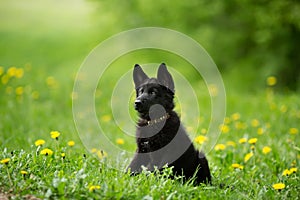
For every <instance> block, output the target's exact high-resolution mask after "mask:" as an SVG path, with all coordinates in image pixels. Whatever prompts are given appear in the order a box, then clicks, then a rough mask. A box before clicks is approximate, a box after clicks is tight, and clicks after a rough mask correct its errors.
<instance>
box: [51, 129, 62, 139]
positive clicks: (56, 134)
mask: <svg viewBox="0 0 300 200" xmlns="http://www.w3.org/2000/svg"><path fill="white" fill-rule="evenodd" d="M50 135H51V138H53V139H58V137H59V135H60V132H58V131H51V132H50Z"/></svg>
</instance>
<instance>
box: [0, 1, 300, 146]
mask: <svg viewBox="0 0 300 200" xmlns="http://www.w3.org/2000/svg"><path fill="white" fill-rule="evenodd" d="M149 26H150V27H164V28H169V29H174V30H176V31H180V32H182V33H184V34H186V35H188V36H190V37H191V38H193V39H195V40H196V41H198V42H199V43H200V44H201V45H202V46H203V47H204V48H205V49H206V50H207V52H208V53H209V54H210V55H211V57H212V59H213V60H214V61H215V63H216V64H217V66H218V68H219V70H220V71H221V73H222V76H223V78H224V83H225V87H226V91H227V96H228V109H229V111H230V112H234V111H236V110H244V111H245V110H249V111H248V112H249V113H253V109H251V107H249V108H245V104H244V103H240V104H239V103H238V102H239V98H240V96H241V94H243V95H245V97H244V100H245V99H246V100H248V101H249V102H250V101H251V100H253V99H252V98H248V97H247V95H249V96H251V95H252V96H251V97H253V98H254V97H255V95H256V94H257V93H261V92H265V89H266V88H267V87H266V86H267V83H266V80H267V78H268V77H270V76H274V77H275V78H276V80H277V81H276V84H275V85H273V86H272V89H275V90H274V91H276V92H277V91H278V92H279V93H282V94H286V93H287V92H288V93H293V94H296V95H297V91H299V88H300V66H299V65H300V57H299V50H298V47H299V44H300V3H299V1H292V0H287V1H281V0H273V1H262V0H261V1H250V0H242V1H235V0H227V1H207V0H201V1H199V0H189V1H181V0H173V1H166V0H161V1H156V2H154V1H149V0H141V1H132V0H128V1H116V0H110V1H107V0H61V1H53V0H43V1H37V0H24V1H18V0H1V1H0V47H1V48H0V66H1V68H2V70H4V72H2V75H0V76H1V79H3V77H4V74H5V73H6V72H7V71H8V69H9V68H11V67H13V66H15V67H17V68H22V69H24V70H25V71H24V76H22V80H18V79H13V78H11V79H9V82H8V83H4V82H5V80H4V81H3V80H1V81H2V83H0V92H1V97H0V103H1V106H0V108H1V111H0V113H1V119H0V120H1V123H0V131H1V136H0V137H2V140H1V144H2V145H4V146H6V144H13V145H15V146H18V145H20V144H24V143H23V141H27V142H28V140H29V142H32V143H33V141H34V140H35V139H37V138H34V137H33V138H30V137H29V138H28V139H27V138H24V137H15V136H16V135H22V134H23V135H24V136H26V137H28V134H27V133H33V134H34V135H37V136H40V135H41V134H48V133H49V131H50V130H63V131H64V132H68V133H69V134H70V135H73V136H72V137H77V136H76V131H75V127H74V124H73V116H72V110H71V108H72V99H71V95H72V88H73V84H74V77H75V76H76V72H77V71H78V69H79V67H80V65H81V64H82V62H83V61H84V59H85V57H86V56H87V55H88V53H89V52H90V51H91V50H92V49H93V48H95V47H96V46H97V45H98V44H99V43H101V42H102V41H104V40H105V39H107V38H108V37H110V36H112V35H114V34H117V33H119V32H121V31H126V30H128V29H133V28H138V27H149ZM162 61H167V64H168V65H171V66H179V68H180V72H181V73H182V74H183V75H186V77H188V80H189V81H190V82H191V83H192V84H194V85H193V86H194V87H197V86H198V85H199V91H200V92H199V94H197V95H198V96H199V97H200V100H201V92H202V89H205V85H204V84H203V82H201V76H199V75H195V71H194V70H193V68H192V67H189V66H188V63H187V62H186V61H184V60H183V59H181V58H179V57H178V56H175V55H171V54H168V53H166V52H162V51H159V50H156V51H151V50H142V51H140V52H133V53H132V54H130V55H129V56H127V57H126V56H125V57H121V58H120V59H118V62H116V63H115V65H116V64H118V65H119V69H121V68H122V67H123V66H124V67H126V68H127V69H130V68H132V67H133V65H134V64H135V63H160V62H162ZM122 65H123V66H122ZM122 70H123V71H126V70H125V69H122ZM122 70H121V71H117V70H114V69H113V68H111V70H109V71H107V74H109V76H108V77H107V79H106V80H107V81H110V82H108V84H107V85H108V89H107V91H96V102H97V105H99V108H100V109H99V113H98V116H99V118H101V117H102V116H104V121H110V118H109V117H106V118H105V116H110V111H109V110H108V107H109V105H110V99H109V96H108V95H110V94H111V93H110V92H111V90H110V89H111V88H113V87H109V86H112V84H114V82H113V81H117V79H118V78H119V77H120V75H122V73H121V72H122ZM200 82H201V84H202V85H201V86H200V84H199V83H200ZM18 87H21V89H20V88H19V90H18V89H17V88H18ZM15 90H16V92H14V91H15ZM17 90H18V92H19V93H20V91H21V90H22V91H21V93H22V94H21V95H20V94H18V92H17ZM12 91H13V92H12ZM272 91H273V90H272ZM202 93H203V92H202ZM206 95H207V93H206ZM16 101H17V102H18V103H16ZM257 101H261V99H257ZM263 101H264V100H263ZM20 102H21V103H20ZM249 102H248V103H249ZM250 103H252V104H253V105H254V104H255V101H252V102H250ZM201 104H204V105H205V106H204V107H205V108H204V110H205V109H207V110H209V108H210V103H209V97H207V98H206V100H205V99H204V100H203V101H202V102H201ZM248 105H249V104H248ZM240 108H243V109H240ZM254 109H257V108H254ZM132 112H134V111H132ZM114 126H115V124H113V123H111V127H114ZM109 129H110V127H108V130H109ZM115 129H116V128H112V129H111V130H115ZM116 131H117V130H116ZM118 131H119V130H118ZM25 134H26V135H25Z"/></svg>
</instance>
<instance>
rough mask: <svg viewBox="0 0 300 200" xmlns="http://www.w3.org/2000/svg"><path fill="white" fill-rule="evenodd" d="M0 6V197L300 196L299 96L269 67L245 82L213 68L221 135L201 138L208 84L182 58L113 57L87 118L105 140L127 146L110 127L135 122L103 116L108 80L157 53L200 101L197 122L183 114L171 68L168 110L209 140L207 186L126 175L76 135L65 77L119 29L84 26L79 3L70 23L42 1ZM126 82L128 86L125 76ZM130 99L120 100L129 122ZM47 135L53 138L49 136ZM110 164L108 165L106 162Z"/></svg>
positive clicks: (107, 111)
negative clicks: (218, 78) (221, 94)
mask: <svg viewBox="0 0 300 200" xmlns="http://www.w3.org/2000/svg"><path fill="white" fill-rule="evenodd" d="M48 3H49V2H48ZM1 4H3V6H1V7H0V11H1V14H2V15H3V16H5V17H2V18H0V23H1V32H0V38H1V39H0V46H1V48H0V94H1V95H0V199H5V198H11V199H33V198H34V197H36V198H41V199H145V200H149V199H162V200H163V199H166V200H167V199H299V191H300V184H299V183H300V174H299V165H300V138H299V134H300V126H299V122H300V95H299V93H296V92H279V91H278V90H277V89H278V88H277V87H276V86H277V84H276V83H275V82H274V80H272V78H271V79H270V77H269V79H268V76H269V75H268V74H266V75H264V74H259V77H260V78H259V79H255V78H254V77H256V75H257V74H255V73H256V72H255V70H252V71H251V70H249V71H247V69H235V71H230V70H229V71H227V72H226V73H223V74H222V76H223V79H224V84H225V88H226V95H227V97H226V118H225V119H224V125H222V126H221V124H220V127H218V128H220V131H221V135H220V137H219V138H213V137H211V136H210V135H208V134H207V132H208V125H209V123H210V120H211V119H210V118H211V102H210V96H209V93H208V90H207V87H206V85H205V83H204V81H203V80H202V79H201V77H200V78H199V77H198V76H197V75H195V74H194V71H192V70H189V69H190V68H189V66H188V65H187V63H185V62H184V61H182V59H181V58H179V57H176V56H174V55H170V54H167V53H166V52H160V51H155V52H151V51H149V50H142V51H140V52H133V53H132V54H129V55H125V56H123V57H121V58H119V59H118V60H116V61H115V62H114V63H112V66H111V68H110V69H108V70H107V71H106V73H105V75H104V76H103V79H101V80H100V82H99V83H102V84H104V86H103V85H102V86H101V85H100V84H99V86H98V88H97V90H96V91H95V99H94V101H95V108H96V111H97V113H96V114H97V119H98V121H99V123H100V124H101V126H102V128H103V130H104V133H105V135H106V136H107V138H109V140H110V142H111V144H113V145H114V146H115V147H118V148H120V149H122V150H127V151H131V152H132V151H134V150H135V143H134V138H133V137H129V136H128V135H125V134H124V132H123V131H122V130H121V129H120V127H121V128H124V127H125V128H128V129H129V130H131V131H132V132H133V133H134V124H133V123H131V124H129V125H128V124H126V119H125V120H124V122H122V123H121V124H120V126H118V125H117V124H116V123H115V121H114V116H113V115H112V111H111V107H110V105H111V98H112V97H111V95H112V90H113V89H114V86H115V85H116V83H117V82H118V80H119V78H120V77H121V76H122V75H123V74H124V73H125V72H127V71H128V70H130V69H132V67H133V65H134V64H135V63H154V62H161V61H162V60H163V61H164V62H166V63H167V64H169V65H172V66H175V67H177V68H176V70H178V71H179V72H180V73H181V74H182V75H185V76H186V77H189V78H190V80H189V81H190V83H191V85H192V86H193V89H194V91H195V93H196V96H197V97H198V102H197V103H198V104H197V106H199V108H200V111H201V112H200V115H199V116H198V118H197V119H195V118H193V117H192V116H190V115H189V109H192V110H193V108H191V102H190V99H189V98H182V99H180V98H179V97H180V95H181V96H185V95H184V94H185V93H184V90H185V88H182V87H180V84H179V81H178V80H179V79H178V77H176V76H175V86H176V88H177V91H176V92H177V94H178V96H179V97H177V98H176V103H177V106H176V108H175V109H176V111H178V112H179V113H180V115H181V118H182V121H183V123H184V124H185V126H186V129H187V130H188V131H189V132H190V133H193V134H195V135H196V137H194V138H193V141H194V143H195V145H196V146H197V147H198V148H199V149H200V148H201V145H202V144H206V143H208V142H211V141H215V140H217V141H216V145H215V146H214V148H213V149H212V150H211V151H207V152H206V154H207V157H208V160H209V164H210V168H211V172H212V178H213V181H212V184H211V185H200V186H194V185H193V184H192V180H191V181H190V182H187V183H183V182H182V180H181V178H180V177H177V178H176V179H175V180H174V179H170V178H168V177H169V176H170V170H169V169H166V170H165V171H164V173H162V174H159V175H158V174H156V175H155V174H153V173H148V172H146V171H145V172H144V173H143V174H141V175H139V176H134V177H131V176H130V175H129V174H127V173H125V172H124V171H125V168H126V165H125V163H126V162H125V160H122V159H120V158H119V157H114V156H112V155H111V154H109V153H107V152H105V151H102V148H103V147H102V146H101V145H97V144H98V142H97V140H95V141H94V144H93V146H91V147H90V146H89V147H86V145H84V144H83V143H82V140H81V137H80V136H81V135H80V134H82V133H80V134H79V133H78V132H77V130H76V126H75V123H74V119H73V113H72V97H74V95H75V94H74V93H72V91H73V85H74V80H75V77H76V73H77V71H78V69H79V67H80V65H81V63H82V62H83V60H84V58H85V57H86V56H87V54H88V53H89V52H90V51H91V50H92V49H93V48H94V47H95V46H96V45H97V44H98V43H99V42H101V41H102V40H104V39H106V38H107V37H109V36H110V35H113V33H117V32H118V31H115V30H112V29H110V31H108V32H106V31H102V32H101V31H99V27H98V28H97V29H95V30H94V29H93V27H94V25H95V24H91V21H90V18H89V17H88V15H87V14H86V13H88V9H87V8H86V9H87V10H86V9H82V7H81V6H80V5H79V6H78V7H76V6H74V8H72V9H71V10H72V11H68V12H66V13H69V14H70V12H71V14H70V16H73V15H72V12H74V13H76V16H77V18H76V20H75V22H77V23H74V19H73V18H71V17H69V18H68V16H65V15H66V13H65V12H64V10H59V9H57V10H56V9H45V10H43V9H41V8H44V5H43V3H37V4H36V5H35V6H36V8H38V9H34V7H26V6H22V4H19V2H15V1H6V2H2V3H1ZM32 6H33V4H32ZM47 6H49V8H54V7H53V5H52V4H51V5H50V4H49V5H48V4H47ZM51 6H52V7H51ZM46 11H47V12H46ZM79 11H80V12H79ZM36 16H40V18H38V17H36ZM49 16H52V18H50V17H49ZM62 16H64V17H65V18H62ZM74 16H75V15H74ZM18 17H20V18H22V20H21V21H20V20H19V18H18ZM108 18H109V16H108ZM7 19H9V20H7ZM61 19H63V20H61ZM66 24H68V25H69V26H68V29H66V28H65V26H66ZM83 24H84V26H81V25H83ZM104 24H105V23H104ZM108 24H109V22H107V23H106V25H104V26H103V27H101V28H102V29H103V30H104V29H105V28H108V27H109V26H108ZM102 29H101V30H102ZM114 67H115V68H114ZM155 70H156V69H155ZM242 75H245V77H242ZM257 76H258V75H257ZM241 77H242V78H241ZM262 77H263V79H262ZM267 80H269V83H268V81H267ZM176 83H177V85H176ZM130 84H131V85H130ZM253 85H254V86H253ZM249 86H252V87H249ZM124 88H130V89H129V90H130V92H133V83H132V82H129V85H127V87H124ZM253 88H255V89H253ZM126 90H127V89H126ZM215 92H216V91H215ZM185 97H186V96H185ZM121 100H122V99H121ZM132 100H133V98H131V99H130V100H127V99H125V101H124V102H123V101H121V103H120V104H121V105H122V104H124V109H126V112H127V111H128V112H129V113H130V116H131V117H132V121H134V120H136V119H137V116H136V113H135V112H134V110H133V107H132ZM118 108H119V107H118ZM181 108H182V110H181ZM121 109H122V107H121ZM195 121H199V127H195V126H194V125H195ZM55 131H58V132H59V133H60V135H59V136H58V135H56V136H55V135H52V136H53V137H54V138H52V137H51V134H50V133H51V132H52V133H53V132H54V133H56V132H55ZM96 132H97V129H94V128H93V127H89V128H88V129H87V130H86V133H84V134H87V135H88V134H91V135H92V136H91V137H92V138H91V140H93V134H96ZM108 162H111V163H110V164H113V166H117V167H114V168H112V167H109V166H108Z"/></svg>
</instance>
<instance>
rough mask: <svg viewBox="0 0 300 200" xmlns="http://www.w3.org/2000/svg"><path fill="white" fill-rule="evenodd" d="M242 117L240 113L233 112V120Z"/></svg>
mask: <svg viewBox="0 0 300 200" xmlns="http://www.w3.org/2000/svg"><path fill="white" fill-rule="evenodd" d="M240 118H241V115H240V113H233V114H232V115H231V119H232V120H233V121H237V120H239V119H240Z"/></svg>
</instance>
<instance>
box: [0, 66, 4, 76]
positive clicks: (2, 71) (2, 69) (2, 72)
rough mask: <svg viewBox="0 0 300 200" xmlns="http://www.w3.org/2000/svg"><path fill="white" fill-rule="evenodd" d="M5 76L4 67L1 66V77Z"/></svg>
mask: <svg viewBox="0 0 300 200" xmlns="http://www.w3.org/2000/svg"><path fill="white" fill-rule="evenodd" d="M2 74H4V68H3V67H2V66H0V76H1V75H2Z"/></svg>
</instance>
